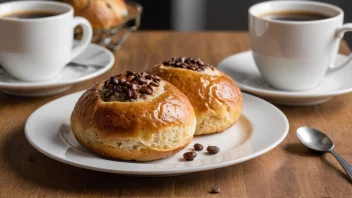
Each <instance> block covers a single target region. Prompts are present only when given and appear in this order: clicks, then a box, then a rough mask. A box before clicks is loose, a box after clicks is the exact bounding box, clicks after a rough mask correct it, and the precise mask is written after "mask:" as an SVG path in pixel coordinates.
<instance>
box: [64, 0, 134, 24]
mask: <svg viewBox="0 0 352 198" xmlns="http://www.w3.org/2000/svg"><path fill="white" fill-rule="evenodd" d="M64 1H65V2H66V3H69V4H71V5H72V7H73V8H74V10H75V16H81V17H84V18H86V19H87V20H88V21H89V22H90V23H91V25H92V27H93V28H94V29H109V28H112V27H114V26H117V25H119V24H120V23H122V22H123V21H124V20H123V19H124V17H126V16H127V15H128V9H127V5H126V3H125V1H124V0H64Z"/></svg>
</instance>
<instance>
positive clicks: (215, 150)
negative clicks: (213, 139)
mask: <svg viewBox="0 0 352 198" xmlns="http://www.w3.org/2000/svg"><path fill="white" fill-rule="evenodd" d="M207 151H208V153H210V154H217V153H218V152H220V149H219V147H217V146H208V147H207Z"/></svg>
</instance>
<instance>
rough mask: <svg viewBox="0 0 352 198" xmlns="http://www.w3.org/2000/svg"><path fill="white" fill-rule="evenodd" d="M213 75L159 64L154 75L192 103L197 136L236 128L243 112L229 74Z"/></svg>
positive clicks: (219, 73)
mask: <svg viewBox="0 0 352 198" xmlns="http://www.w3.org/2000/svg"><path fill="white" fill-rule="evenodd" d="M211 72H212V73H214V74H205V73H199V72H195V71H191V70H187V69H182V68H174V67H167V66H164V65H162V64H161V65H158V66H156V67H154V68H153V69H152V71H151V73H153V74H155V75H158V76H160V77H161V78H162V79H163V80H166V81H169V82H170V83H171V84H173V85H175V86H176V87H177V88H178V89H180V90H181V91H182V92H183V93H184V94H185V95H186V96H187V97H188V99H189V100H190V102H191V104H192V106H193V108H194V111H195V113H196V117H197V129H196V133H195V135H201V134H209V133H215V132H221V131H223V130H225V129H226V128H228V127H230V126H231V125H233V124H234V123H235V122H236V121H237V120H238V118H239V116H240V113H241V111H242V106H243V101H242V94H241V91H240V89H239V88H238V86H237V85H236V83H235V82H234V81H233V80H232V79H231V78H230V77H229V76H227V75H226V74H224V73H222V72H220V71H218V70H217V69H214V72H213V71H211Z"/></svg>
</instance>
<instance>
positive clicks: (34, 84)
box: [0, 43, 115, 88]
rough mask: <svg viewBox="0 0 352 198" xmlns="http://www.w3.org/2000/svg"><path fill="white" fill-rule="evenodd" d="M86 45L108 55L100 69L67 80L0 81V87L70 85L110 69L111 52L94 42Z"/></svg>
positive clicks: (111, 62)
mask: <svg viewBox="0 0 352 198" xmlns="http://www.w3.org/2000/svg"><path fill="white" fill-rule="evenodd" d="M88 47H93V48H97V49H98V50H99V51H104V52H105V53H106V54H107V55H108V56H109V59H110V60H109V62H108V63H107V64H106V66H105V67H102V68H101V69H98V70H96V72H93V73H90V74H88V75H86V76H82V77H79V78H75V79H72V80H68V81H64V82H50V81H39V82H30V83H28V82H23V83H5V82H0V88H44V87H56V86H64V85H72V84H75V83H79V82H82V81H85V80H89V79H92V78H94V77H97V76H99V75H101V74H103V73H105V72H106V71H108V70H109V69H111V67H112V66H113V64H114V62H115V57H114V55H113V53H112V52H110V51H109V50H108V49H106V48H104V47H102V46H100V45H97V44H94V43H90V44H89V46H88ZM88 47H87V48H88ZM65 67H66V66H65Z"/></svg>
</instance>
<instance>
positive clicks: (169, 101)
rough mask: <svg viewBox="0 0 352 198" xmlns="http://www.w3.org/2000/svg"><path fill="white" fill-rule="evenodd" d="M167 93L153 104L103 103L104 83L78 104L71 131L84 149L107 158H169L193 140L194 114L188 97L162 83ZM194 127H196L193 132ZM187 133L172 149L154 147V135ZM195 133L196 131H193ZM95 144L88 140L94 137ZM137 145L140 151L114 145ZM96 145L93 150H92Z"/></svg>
mask: <svg viewBox="0 0 352 198" xmlns="http://www.w3.org/2000/svg"><path fill="white" fill-rule="evenodd" d="M162 82H163V84H164V90H165V92H164V93H162V94H161V95H160V96H159V97H157V98H154V99H153V100H151V101H140V102H117V101H111V102H104V101H103V100H102V99H101V95H100V93H99V89H100V88H101V86H102V84H103V83H102V82H100V83H97V84H95V85H94V86H93V87H92V88H90V89H88V90H87V91H86V92H85V93H84V94H83V95H82V96H81V97H80V99H79V100H78V102H77V104H76V106H75V108H74V110H73V112H72V115H71V128H72V130H73V133H74V135H75V137H76V139H77V140H78V141H79V142H80V143H81V144H82V145H84V146H85V147H87V148H88V149H90V150H92V151H93V152H96V153H98V154H101V155H104V156H106V157H111V158H118V159H124V160H132V159H133V160H138V161H141V160H143V161H144V160H152V159H159V158H163V157H166V156H169V155H171V154H173V153H175V152H177V151H179V150H180V149H182V148H183V147H184V146H185V145H186V144H188V143H189V141H191V140H192V136H193V134H194V129H195V113H194V110H193V108H192V105H191V104H190V102H189V100H188V99H187V97H186V96H185V95H184V94H183V93H182V92H180V91H179V90H178V89H177V88H175V87H174V86H173V85H171V84H170V83H168V82H165V81H162ZM192 126H194V127H193V128H192ZM173 129H175V130H176V132H177V130H179V129H185V130H186V133H185V134H190V135H189V136H190V137H188V135H186V136H185V137H183V138H185V139H181V140H179V142H181V145H179V144H175V145H174V146H171V145H170V146H169V147H170V148H162V149H160V148H157V146H158V145H156V146H151V145H152V142H153V141H154V140H153V138H155V135H157V136H158V135H159V134H160V133H161V134H160V135H162V134H164V135H165V133H166V131H170V130H173ZM190 130H193V131H190ZM89 134H93V136H94V138H93V139H94V141H91V140H89V141H88V138H87V137H92V136H91V135H89ZM112 140H113V141H134V142H137V143H139V144H141V145H142V148H141V149H139V150H138V149H132V150H129V151H128V150H126V149H120V148H118V147H114V146H111V144H108V142H110V143H111V141H112ZM92 145H93V146H92Z"/></svg>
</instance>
